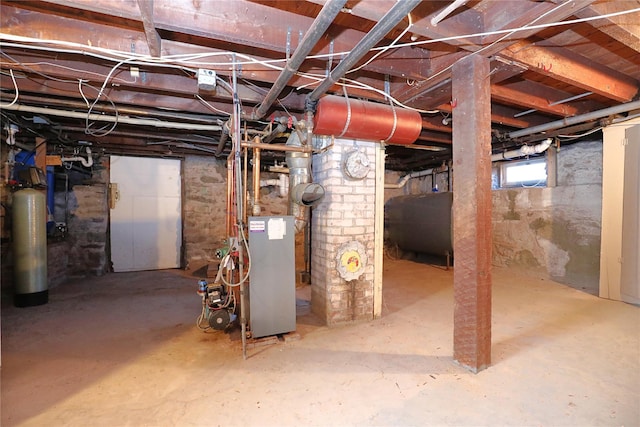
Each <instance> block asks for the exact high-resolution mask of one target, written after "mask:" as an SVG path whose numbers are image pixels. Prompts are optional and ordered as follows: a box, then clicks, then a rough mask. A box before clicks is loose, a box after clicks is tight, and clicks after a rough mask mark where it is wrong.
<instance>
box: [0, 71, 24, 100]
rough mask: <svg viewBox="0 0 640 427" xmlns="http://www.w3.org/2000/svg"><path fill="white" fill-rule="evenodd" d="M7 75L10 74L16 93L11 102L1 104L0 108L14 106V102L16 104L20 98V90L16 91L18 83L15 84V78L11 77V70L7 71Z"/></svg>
mask: <svg viewBox="0 0 640 427" xmlns="http://www.w3.org/2000/svg"><path fill="white" fill-rule="evenodd" d="M9 73H10V74H11V81H12V82H13V87H14V89H15V91H16V94H15V96H14V97H13V101H11V102H10V103H8V104H2V103H0V108H8V107H11V106H12V105H14V104H15V103H16V102H18V97H19V96H20V90H19V89H18V83H16V77H15V76H14V75H13V69H11V68H10V69H9Z"/></svg>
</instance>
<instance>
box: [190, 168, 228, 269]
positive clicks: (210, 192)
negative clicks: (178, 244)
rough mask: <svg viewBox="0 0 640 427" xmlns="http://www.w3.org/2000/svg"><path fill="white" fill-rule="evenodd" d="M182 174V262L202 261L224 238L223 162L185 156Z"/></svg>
mask: <svg viewBox="0 0 640 427" xmlns="http://www.w3.org/2000/svg"><path fill="white" fill-rule="evenodd" d="M182 173H183V175H182V184H183V203H182V206H183V218H182V223H183V245H184V261H185V263H186V266H192V265H193V264H198V263H203V264H204V263H207V262H209V261H211V260H213V259H214V258H215V250H216V248H219V247H222V246H223V241H224V239H225V238H226V216H227V212H226V198H227V184H226V182H227V168H226V161H225V160H222V159H217V158H215V157H200V156H186V157H185V159H184V162H183V172H182Z"/></svg>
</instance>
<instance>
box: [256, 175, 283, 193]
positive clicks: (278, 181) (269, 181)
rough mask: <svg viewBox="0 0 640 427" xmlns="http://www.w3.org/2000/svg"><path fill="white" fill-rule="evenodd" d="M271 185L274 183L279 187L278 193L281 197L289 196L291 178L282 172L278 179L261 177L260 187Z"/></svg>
mask: <svg viewBox="0 0 640 427" xmlns="http://www.w3.org/2000/svg"><path fill="white" fill-rule="evenodd" d="M269 185H273V186H274V187H278V190H279V192H278V194H279V195H280V197H287V194H288V193H289V179H288V178H287V176H286V175H285V174H280V177H279V178H278V179H261V180H260V187H267V186H269Z"/></svg>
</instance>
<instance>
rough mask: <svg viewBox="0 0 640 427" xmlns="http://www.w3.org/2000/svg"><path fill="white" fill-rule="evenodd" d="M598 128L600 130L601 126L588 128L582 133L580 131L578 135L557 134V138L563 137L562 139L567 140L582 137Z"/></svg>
mask: <svg viewBox="0 0 640 427" xmlns="http://www.w3.org/2000/svg"><path fill="white" fill-rule="evenodd" d="M600 130H602V126H598V127H597V128H595V129H591V130H589V131H587V132H584V133H581V134H579V135H558V138H564V139H568V140H571V139H577V138H582V137H584V136H587V135H591V134H592V133H596V132H598V131H600Z"/></svg>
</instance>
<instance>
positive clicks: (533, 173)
mask: <svg viewBox="0 0 640 427" xmlns="http://www.w3.org/2000/svg"><path fill="white" fill-rule="evenodd" d="M492 172H493V173H492V177H491V180H492V188H494V189H497V188H516V187H546V186H547V159H546V158H544V157H540V158H535V159H527V160H517V161H511V162H503V163H499V164H498V165H497V166H494V168H493V171H492Z"/></svg>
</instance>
